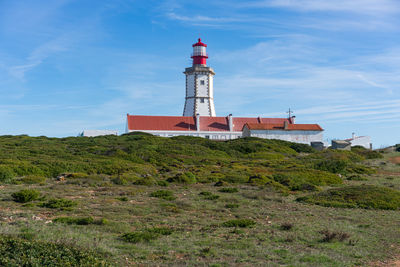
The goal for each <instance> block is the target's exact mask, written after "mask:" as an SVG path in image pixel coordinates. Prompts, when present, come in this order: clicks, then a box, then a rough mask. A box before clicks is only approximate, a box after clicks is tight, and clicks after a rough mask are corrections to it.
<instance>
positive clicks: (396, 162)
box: [389, 157, 400, 164]
mask: <svg viewBox="0 0 400 267" xmlns="http://www.w3.org/2000/svg"><path fill="white" fill-rule="evenodd" d="M389 160H390V162H392V163H394V164H400V157H393V158H390V159H389Z"/></svg>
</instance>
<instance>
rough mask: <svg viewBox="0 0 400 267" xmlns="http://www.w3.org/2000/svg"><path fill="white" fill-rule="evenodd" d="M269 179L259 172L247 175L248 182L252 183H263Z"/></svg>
mask: <svg viewBox="0 0 400 267" xmlns="http://www.w3.org/2000/svg"><path fill="white" fill-rule="evenodd" d="M270 181H271V179H270V178H269V177H267V176H265V175H261V174H256V175H252V176H250V177H249V181H248V183H249V184H252V185H265V184H266V183H268V182H270Z"/></svg>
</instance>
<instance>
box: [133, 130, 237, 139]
mask: <svg viewBox="0 0 400 267" xmlns="http://www.w3.org/2000/svg"><path fill="white" fill-rule="evenodd" d="M129 132H145V133H149V134H152V135H156V136H162V137H173V136H196V137H203V138H208V139H212V140H230V139H237V138H240V137H242V132H226V131H224V132H208V131H207V132H206V131H199V132H198V131H136V130H134V131H132V130H131V131H129Z"/></svg>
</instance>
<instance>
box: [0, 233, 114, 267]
mask: <svg viewBox="0 0 400 267" xmlns="http://www.w3.org/2000/svg"><path fill="white" fill-rule="evenodd" d="M0 265H1V266H60V267H61V266H109V265H108V264H107V263H106V261H105V260H104V258H103V257H102V255H101V254H98V253H96V252H94V251H88V250H86V249H82V248H77V247H73V246H71V245H68V244H55V243H51V242H43V241H35V240H24V239H20V238H15V237H11V236H4V235H1V236H0Z"/></svg>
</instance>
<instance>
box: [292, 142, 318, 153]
mask: <svg viewBox="0 0 400 267" xmlns="http://www.w3.org/2000/svg"><path fill="white" fill-rule="evenodd" d="M289 147H290V148H291V149H293V150H294V151H296V152H298V153H300V152H303V153H313V152H316V150H315V149H314V148H312V147H311V146H310V145H306V144H299V143H290V145H289Z"/></svg>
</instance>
